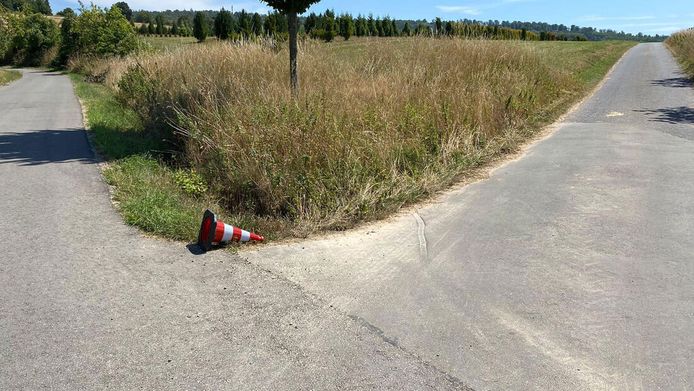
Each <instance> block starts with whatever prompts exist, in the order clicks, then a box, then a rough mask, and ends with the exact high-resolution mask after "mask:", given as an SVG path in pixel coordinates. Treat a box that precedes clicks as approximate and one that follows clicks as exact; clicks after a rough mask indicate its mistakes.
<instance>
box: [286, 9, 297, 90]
mask: <svg viewBox="0 0 694 391" xmlns="http://www.w3.org/2000/svg"><path fill="white" fill-rule="evenodd" d="M288 16H289V72H290V80H291V85H292V94H293V95H294V97H295V98H298V97H299V64H298V59H297V57H298V55H299V48H298V43H297V35H298V30H299V16H298V15H297V13H296V12H290V13H289V15H288Z"/></svg>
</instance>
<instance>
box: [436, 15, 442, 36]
mask: <svg viewBox="0 0 694 391" xmlns="http://www.w3.org/2000/svg"><path fill="white" fill-rule="evenodd" d="M434 25H435V26H436V35H441V34H442V33H443V21H442V20H441V18H436V20H435V21H434Z"/></svg>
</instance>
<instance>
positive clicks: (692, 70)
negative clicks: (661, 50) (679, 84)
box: [665, 29, 694, 77]
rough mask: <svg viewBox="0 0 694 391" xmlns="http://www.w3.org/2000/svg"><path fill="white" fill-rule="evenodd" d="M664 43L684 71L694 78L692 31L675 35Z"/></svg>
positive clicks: (693, 33) (693, 37)
mask: <svg viewBox="0 0 694 391" xmlns="http://www.w3.org/2000/svg"><path fill="white" fill-rule="evenodd" d="M665 43H666V44H667V45H668V47H670V49H671V50H672V51H673V53H675V56H677V58H678V59H679V60H680V62H681V63H682V66H683V67H684V70H685V71H686V72H687V73H688V74H689V75H690V76H692V77H694V29H689V30H684V31H680V32H678V33H675V34H673V35H672V36H670V38H668V40H667V41H665Z"/></svg>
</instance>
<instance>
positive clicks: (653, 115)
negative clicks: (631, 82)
mask: <svg viewBox="0 0 694 391" xmlns="http://www.w3.org/2000/svg"><path fill="white" fill-rule="evenodd" d="M634 111H636V112H638V113H644V114H646V115H647V116H648V117H649V118H650V121H652V122H663V123H667V124H672V125H678V124H694V108H691V107H686V106H680V107H668V108H663V109H655V110H634Z"/></svg>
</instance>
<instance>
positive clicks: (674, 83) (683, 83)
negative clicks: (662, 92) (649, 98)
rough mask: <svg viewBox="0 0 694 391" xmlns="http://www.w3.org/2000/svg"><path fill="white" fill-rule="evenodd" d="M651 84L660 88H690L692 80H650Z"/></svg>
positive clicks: (686, 78) (685, 78) (683, 78)
mask: <svg viewBox="0 0 694 391" xmlns="http://www.w3.org/2000/svg"><path fill="white" fill-rule="evenodd" d="M651 84H653V85H654V86H661V87H673V88H691V87H694V83H693V82H692V79H690V78H688V77H672V78H669V79H659V80H651Z"/></svg>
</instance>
